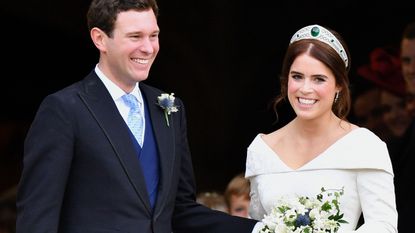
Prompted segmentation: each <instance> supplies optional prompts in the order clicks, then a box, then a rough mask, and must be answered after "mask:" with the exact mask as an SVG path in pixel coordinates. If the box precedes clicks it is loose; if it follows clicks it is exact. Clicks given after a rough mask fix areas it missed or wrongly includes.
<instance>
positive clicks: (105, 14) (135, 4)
mask: <svg viewBox="0 0 415 233" xmlns="http://www.w3.org/2000/svg"><path fill="white" fill-rule="evenodd" d="M149 9H151V10H153V12H154V14H155V15H156V16H157V15H158V6H157V2H156V0H93V1H92V2H91V5H90V6H89V9H88V12H87V23H88V29H89V30H91V29H92V28H94V27H97V28H99V29H101V30H102V31H104V32H105V33H106V34H107V35H108V36H109V37H111V36H112V32H113V30H114V24H115V21H116V20H117V16H118V14H119V13H121V12H125V11H129V10H135V11H146V10H149Z"/></svg>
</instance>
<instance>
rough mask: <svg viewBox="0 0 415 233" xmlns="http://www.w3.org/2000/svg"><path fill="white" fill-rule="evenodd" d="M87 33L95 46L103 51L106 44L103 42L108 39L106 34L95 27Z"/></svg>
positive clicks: (105, 48)
mask: <svg viewBox="0 0 415 233" xmlns="http://www.w3.org/2000/svg"><path fill="white" fill-rule="evenodd" d="M89 33H90V36H91V39H92V42H93V43H94V44H95V47H97V48H98V49H99V51H101V52H105V51H106V50H107V46H106V44H105V42H106V40H107V39H108V36H107V34H106V33H105V32H104V31H102V30H101V29H99V28H97V27H94V28H92V29H91V31H90V32H89Z"/></svg>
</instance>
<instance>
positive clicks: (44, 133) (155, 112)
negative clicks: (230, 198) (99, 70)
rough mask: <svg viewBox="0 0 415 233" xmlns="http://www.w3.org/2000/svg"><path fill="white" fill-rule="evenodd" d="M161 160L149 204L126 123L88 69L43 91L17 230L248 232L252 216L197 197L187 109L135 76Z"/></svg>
mask: <svg viewBox="0 0 415 233" xmlns="http://www.w3.org/2000/svg"><path fill="white" fill-rule="evenodd" d="M140 90H141V92H142V94H143V98H144V101H146V102H147V105H148V110H149V116H150V119H146V121H148V120H151V122H152V125H153V130H154V135H155V140H156V143H157V149H158V152H159V159H160V175H159V176H160V181H159V189H158V196H157V202H156V204H155V207H154V210H152V209H151V207H150V202H149V199H148V194H147V191H146V188H145V187H146V185H145V180H144V177H143V175H142V170H141V167H140V164H139V163H138V159H137V153H136V151H135V149H134V145H133V143H132V141H131V137H130V132H129V131H128V130H129V129H128V126H127V125H126V124H125V121H124V120H123V119H122V117H121V115H120V114H119V111H118V109H117V107H116V105H115V103H114V101H113V100H112V98H111V96H110V94H109V92H108V91H107V89H106V88H105V86H104V84H103V83H102V82H101V80H100V79H99V78H98V76H97V75H96V74H95V72H94V71H93V72H91V73H90V74H89V75H88V76H87V77H86V78H85V79H84V80H82V81H80V82H78V83H75V84H73V85H71V86H69V87H67V88H65V89H63V90H61V91H58V92H56V93H54V94H52V95H49V96H47V97H46V98H45V99H44V101H43V102H42V103H41V106H40V108H39V110H38V112H37V114H36V116H35V119H34V121H33V123H32V126H31V128H30V130H29V132H28V135H27V138H26V140H25V148H24V149H25V153H24V163H23V172H22V178H21V180H20V184H19V191H18V200H17V209H18V216H17V223H16V227H17V233H150V232H154V233H171V232H175V233H181V232H189V233H190V232H192V233H203V232H217V233H231V232H235V233H236V232H238V233H241V232H242V233H245V232H246V233H250V232H251V231H252V228H253V226H254V224H255V223H256V222H255V221H253V220H248V219H242V218H237V217H231V216H229V215H226V214H224V213H221V212H217V211H212V210H210V209H208V208H206V207H203V206H201V205H198V204H197V203H195V201H194V200H195V182H194V175H193V168H192V162H191V157H190V152H189V146H188V143H187V135H186V119H185V109H184V106H183V104H182V102H181V101H180V100H179V99H177V98H176V103H177V105H179V111H178V112H176V113H172V114H171V115H170V116H169V121H170V126H167V124H166V120H165V118H164V113H163V110H162V109H161V108H160V107H159V106H158V105H157V104H156V101H157V96H159V95H160V94H161V93H162V92H161V91H160V90H158V89H156V88H153V87H150V86H148V85H145V84H143V83H140Z"/></svg>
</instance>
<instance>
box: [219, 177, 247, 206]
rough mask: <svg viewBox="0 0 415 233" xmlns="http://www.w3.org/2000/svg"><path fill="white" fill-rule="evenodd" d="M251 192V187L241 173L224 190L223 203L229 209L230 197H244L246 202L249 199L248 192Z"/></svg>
mask: <svg viewBox="0 0 415 233" xmlns="http://www.w3.org/2000/svg"><path fill="white" fill-rule="evenodd" d="M250 191H251V186H250V183H249V180H248V179H246V178H245V176H244V175H243V174H242V173H241V174H238V175H236V176H235V177H234V178H232V180H231V181H230V182H229V183H228V186H227V187H226V190H225V202H226V206H227V207H228V208H230V207H231V197H232V196H238V197H239V196H245V197H246V198H247V199H248V200H249V199H250V195H249V192H250Z"/></svg>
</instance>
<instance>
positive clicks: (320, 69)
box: [245, 25, 397, 233]
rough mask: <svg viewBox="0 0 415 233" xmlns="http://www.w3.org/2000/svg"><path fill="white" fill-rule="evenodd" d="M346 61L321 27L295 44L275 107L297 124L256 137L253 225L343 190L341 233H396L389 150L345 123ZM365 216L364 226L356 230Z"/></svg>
mask: <svg viewBox="0 0 415 233" xmlns="http://www.w3.org/2000/svg"><path fill="white" fill-rule="evenodd" d="M349 57H350V55H349V53H348V50H347V47H346V44H345V43H344V41H343V40H342V38H341V37H340V36H339V34H338V33H336V32H335V31H333V30H328V29H326V28H324V27H322V26H319V25H310V26H306V27H304V28H302V29H300V30H299V31H298V32H296V33H295V34H294V36H293V37H292V39H291V41H290V44H289V47H288V50H287V53H286V55H285V58H284V62H283V66H282V76H281V94H280V96H279V97H278V98H277V99H276V100H275V105H274V107H275V108H276V107H277V105H278V104H279V103H282V102H283V101H284V100H287V99H288V101H289V103H290V105H291V107H292V108H293V110H294V112H295V114H296V117H295V118H294V119H293V120H292V121H291V122H289V123H288V124H287V125H285V126H284V127H282V128H280V129H278V130H276V131H274V132H272V133H269V134H262V133H260V134H258V135H257V136H256V137H255V139H254V140H253V141H252V143H251V144H250V146H249V147H248V151H247V161H246V174H245V176H246V177H247V178H248V179H249V180H250V182H251V204H250V213H249V215H250V216H251V217H252V218H254V219H257V220H261V219H263V218H264V215H267V214H269V213H270V211H271V209H272V208H273V206H274V205H275V204H276V202H277V201H278V199H279V198H281V197H283V196H287V195H288V196H289V195H291V196H294V195H295V196H310V197H312V196H316V194H318V193H320V190H321V188H322V187H324V188H326V189H342V188H344V195H342V196H341V198H340V210H341V212H343V213H344V217H343V219H344V220H346V221H347V222H348V223H345V224H341V226H340V228H339V231H338V232H361V233H362V232H365V233H366V232H367V233H383V232H385V233H386V232H394V233H396V232H397V211H396V206H395V193H394V184H393V170H392V165H391V162H390V158H389V154H388V150H387V147H386V144H385V143H384V142H383V141H381V140H380V139H379V138H378V137H377V136H376V135H375V134H374V133H372V132H371V131H370V130H368V129H366V128H361V127H358V126H356V125H354V124H352V123H350V122H348V121H347V120H346V116H347V114H348V112H349V109H350V104H351V100H350V91H349V89H348V86H349V79H348V71H349V69H350V58H349ZM362 213H363V216H364V223H363V224H362V225H361V226H360V227H359V228H358V229H356V228H357V226H358V220H359V217H360V216H361V214H362Z"/></svg>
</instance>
